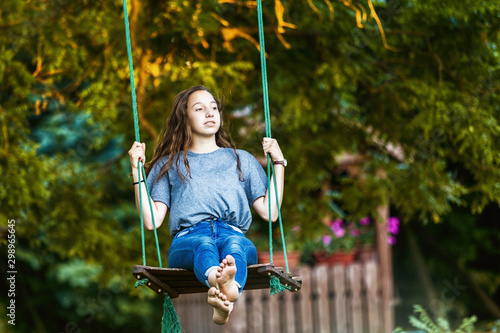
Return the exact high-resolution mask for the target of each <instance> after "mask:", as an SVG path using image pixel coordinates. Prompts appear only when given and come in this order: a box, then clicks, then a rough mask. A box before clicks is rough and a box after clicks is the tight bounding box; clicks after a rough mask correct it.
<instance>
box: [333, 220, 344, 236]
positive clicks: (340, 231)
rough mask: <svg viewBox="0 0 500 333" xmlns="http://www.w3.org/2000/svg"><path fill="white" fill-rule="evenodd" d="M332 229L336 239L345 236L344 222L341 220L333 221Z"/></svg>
mask: <svg viewBox="0 0 500 333" xmlns="http://www.w3.org/2000/svg"><path fill="white" fill-rule="evenodd" d="M330 229H332V231H333V233H334V234H335V237H337V238H341V237H344V235H345V229H344V222H343V221H342V220H340V219H338V220H335V221H332V223H331V224H330Z"/></svg>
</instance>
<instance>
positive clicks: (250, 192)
mask: <svg viewBox="0 0 500 333" xmlns="http://www.w3.org/2000/svg"><path fill="white" fill-rule="evenodd" d="M266 190H267V175H266V173H265V172H264V169H263V168H262V165H260V163H259V161H257V159H256V158H255V157H254V156H252V155H251V154H249V153H248V170H247V174H245V192H246V194H247V198H248V203H249V205H250V206H252V205H253V202H254V201H255V200H256V199H257V198H260V197H263V196H265V195H266Z"/></svg>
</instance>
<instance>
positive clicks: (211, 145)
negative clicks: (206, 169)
mask: <svg viewBox="0 0 500 333" xmlns="http://www.w3.org/2000/svg"><path fill="white" fill-rule="evenodd" d="M217 149H219V146H217V144H216V143H215V137H212V138H210V139H206V140H203V139H201V138H197V139H195V140H193V144H192V145H191V148H190V150H191V151H192V152H194V153H198V154H204V153H211V152H213V151H215V150H217Z"/></svg>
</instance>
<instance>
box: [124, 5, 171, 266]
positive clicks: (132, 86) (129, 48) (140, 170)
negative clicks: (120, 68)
mask: <svg viewBox="0 0 500 333" xmlns="http://www.w3.org/2000/svg"><path fill="white" fill-rule="evenodd" d="M123 19H124V21H125V36H126V40H127V53H128V69H129V72H130V91H131V94H132V109H133V111H134V132H135V141H137V142H141V138H140V135H139V116H138V113H137V100H136V96H135V83H134V65H133V62H132V46H131V43H130V28H129V24H128V10H127V0H123ZM137 170H138V181H139V209H140V211H141V239H142V264H143V265H144V266H146V242H145V234H144V216H143V214H144V213H143V212H142V193H141V189H142V186H141V174H142V175H144V180H145V179H146V172H145V171H144V166H143V164H142V163H141V162H140V161H137ZM144 184H145V185H146V193H149V189H148V183H147V182H144ZM148 199H149V200H148V201H149V209H150V211H151V218H152V219H153V230H154V235H155V241H156V251H157V252H158V262H159V266H160V267H162V264H161V254H160V253H161V251H160V244H159V242H158V235H157V232H156V223H155V218H154V214H153V202H152V201H151V198H150V197H149V196H148Z"/></svg>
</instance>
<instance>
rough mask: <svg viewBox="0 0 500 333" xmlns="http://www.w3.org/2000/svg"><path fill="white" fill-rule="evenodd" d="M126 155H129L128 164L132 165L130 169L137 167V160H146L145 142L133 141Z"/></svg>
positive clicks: (143, 161)
mask: <svg viewBox="0 0 500 333" xmlns="http://www.w3.org/2000/svg"><path fill="white" fill-rule="evenodd" d="M128 155H129V156H130V164H131V165H132V169H137V161H138V160H139V161H141V162H142V163H145V162H146V144H145V143H140V142H137V141H135V142H134V144H132V147H131V148H130V150H129V151H128Z"/></svg>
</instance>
